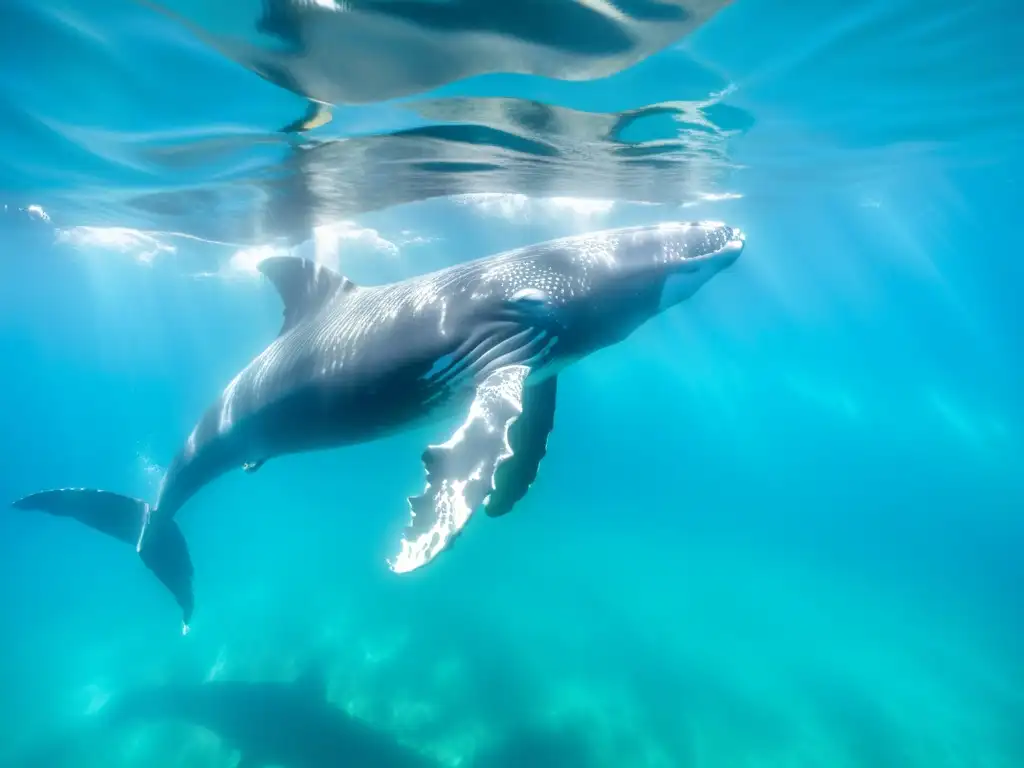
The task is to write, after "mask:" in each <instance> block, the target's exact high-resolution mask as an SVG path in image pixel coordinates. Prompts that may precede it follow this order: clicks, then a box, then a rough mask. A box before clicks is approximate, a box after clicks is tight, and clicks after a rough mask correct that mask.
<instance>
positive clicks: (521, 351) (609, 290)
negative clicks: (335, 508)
mask: <svg viewBox="0 0 1024 768" xmlns="http://www.w3.org/2000/svg"><path fill="white" fill-rule="evenodd" d="M744 243H745V238H744V236H743V235H742V234H741V233H740V231H739V230H737V229H735V228H733V227H729V226H726V225H725V224H721V223H717V222H692V223H685V222H670V223H665V224H657V225H651V226H641V227H629V228H620V229H612V230H606V231H602V232H592V233H588V234H585V235H579V236H574V237H568V238H562V239H559V240H551V241H547V242H544V243H539V244H536V245H531V246H527V247H524V248H519V249H516V250H512V251H507V252H504V253H500V254H497V255H493V256H490V257H486V258H482V259H478V260H476V261H470V262H466V263H462V264H457V265H455V266H452V267H448V268H446V269H442V270H439V271H436V272H433V273H430V274H426V275H421V276H417V277H413V278H410V279H408V280H404V281H401V282H397V283H391V284H386V285H378V286H359V285H356V284H354V283H353V282H352V281H350V280H349V279H347V278H346V277H344V276H343V275H341V274H338V273H337V272H335V271H333V270H331V269H329V268H327V267H325V266H323V265H321V264H317V263H314V262H310V261H306V260H303V259H300V258H294V257H287V256H282V257H272V258H269V259H265V260H264V261H262V262H260V264H259V270H260V272H261V273H262V274H263V275H264V276H265V277H266V278H267V279H269V281H270V282H271V283H273V285H274V286H275V287H276V288H277V291H278V293H279V294H280V297H281V300H282V302H283V304H284V312H283V314H284V318H283V322H282V325H281V330H280V332H279V334H278V336H277V337H276V338H275V339H274V340H273V341H271V342H270V344H269V345H268V346H267V347H266V348H265V349H264V350H263V351H262V352H261V353H260V354H259V355H257V356H256V357H255V358H254V359H253V360H252V361H251V362H250V363H249V364H248V365H247V366H246V367H245V368H244V369H242V370H241V371H240V372H239V373H238V374H237V375H236V376H235V377H234V378H233V379H232V380H231V381H230V382H229V383H228V385H227V386H226V387H225V388H224V390H223V391H222V392H221V393H220V395H219V396H218V397H217V398H216V400H214V402H213V403H212V404H211V405H210V406H209V408H208V409H207V410H206V412H205V413H204V414H203V416H202V417H201V418H200V419H199V421H198V423H197V424H196V425H195V428H194V429H193V430H192V432H191V434H189V436H188V438H187V439H186V440H185V442H184V445H183V446H182V447H181V449H180V450H179V452H178V454H177V456H176V457H175V458H174V460H173V462H172V463H171V465H170V466H169V468H168V471H167V473H166V475H165V477H164V479H163V482H162V484H161V488H160V491H159V494H158V496H157V499H156V500H155V502H154V503H152V504H150V503H148V502H147V501H144V500H141V499H134V498H130V497H128V496H123V495H120V494H116V493H111V492H109V491H102V490H94V489H84V488H62V489H58V490H50V491H42V492H40V493H35V494H32V495H30V496H26V497H24V498H22V499H20V500H18V501H16V502H14V506H15V507H16V508H19V509H35V510H41V511H44V512H48V513H51V514H54V515H60V516H66V517H71V518H74V519H76V520H79V521H80V522H82V523H85V524H86V525H88V526H90V527H92V528H95V529H97V530H100V531H102V532H104V533H107V534H109V535H111V536H114V537H115V538H118V539H120V540H122V541H124V542H126V543H128V544H131V545H133V546H134V547H135V548H136V551H137V552H138V553H139V555H140V556H141V559H142V561H143V563H144V564H145V565H146V566H147V567H148V568H149V569H150V570H151V571H152V572H153V573H154V574H155V575H156V576H157V578H158V579H159V580H160V581H161V582H162V583H163V584H164V585H165V586H166V587H167V589H169V590H170V592H171V593H172V594H173V596H174V598H175V600H176V601H177V603H178V604H179V606H180V607H181V610H182V621H183V631H185V632H187V631H188V623H189V621H190V619H191V617H192V613H193V608H194V597H193V583H192V582H193V566H192V562H191V557H190V555H189V551H188V546H187V544H186V542H185V539H184V537H183V535H182V533H181V530H180V529H179V527H178V526H177V524H176V523H175V520H174V518H175V515H176V513H177V512H178V510H179V509H180V508H181V507H182V506H183V505H185V504H186V502H188V500H189V499H190V498H191V497H192V496H193V495H195V494H196V492H198V491H199V490H200V489H201V488H202V487H203V486H205V485H206V484H208V483H209V482H211V481H213V480H214V479H216V478H217V477H219V476H220V475H222V474H224V473H225V472H227V471H229V470H234V469H244V470H246V471H249V472H253V471H256V470H258V469H259V468H260V467H261V466H262V465H263V463H264V462H266V461H268V460H270V459H273V458H274V457H276V456H281V455H285V454H291V453H299V452H304V451H311V450H317V449H327V448H334V447H338V446H344V445H350V444H355V443H362V442H367V441H370V440H374V439H377V438H380V437H383V436H385V435H389V434H392V433H394V432H397V431H401V430H404V429H407V428H409V427H410V426H413V425H418V424H421V423H423V422H424V421H425V420H426V421H429V420H434V419H440V418H442V417H444V416H446V415H451V414H452V413H459V414H460V416H461V423H460V425H459V426H458V428H457V429H456V430H455V431H454V432H453V433H452V434H451V435H450V436H449V438H448V439H447V440H446V441H444V442H443V443H439V444H436V445H429V446H427V448H426V450H425V451H424V452H423V456H422V460H423V465H424V469H425V474H426V488H425V489H424V491H423V493H421V494H419V495H417V496H413V497H410V498H409V499H408V504H409V514H410V521H409V524H408V526H407V527H406V528H405V531H404V533H403V536H402V539H401V541H400V542H399V546H398V547H396V551H395V553H394V555H393V556H392V557H391V558H390V559H389V561H388V563H389V566H390V568H391V569H392V570H393V571H395V572H397V573H404V572H407V571H411V570H414V569H416V568H419V567H422V566H423V565H426V564H427V563H429V562H430V561H431V560H432V559H433V558H434V557H436V556H437V555H438V554H439V553H440V552H441V551H443V550H444V549H445V548H446V547H447V546H448V545H449V544H450V543H451V541H452V540H453V539H454V537H455V536H457V534H458V533H459V531H461V530H462V528H463V527H464V526H465V525H466V523H467V522H468V520H469V518H470V517H471V516H472V515H473V513H474V512H475V511H476V510H477V509H479V508H483V509H484V510H485V512H486V513H487V514H488V515H490V516H492V517H496V516H500V515H503V514H506V513H507V512H509V511H510V510H511V509H512V508H513V507H514V506H515V504H516V503H517V502H518V501H519V500H520V499H522V498H523V496H524V495H525V494H526V492H527V490H528V488H529V487H530V485H531V483H532V482H533V480H534V479H535V478H536V476H537V471H538V467H539V464H540V462H541V459H542V458H543V456H544V454H545V452H546V448H547V438H548V434H549V433H550V431H551V429H552V427H553V424H554V413H555V400H556V392H557V386H558V372H559V371H561V370H563V369H564V368H565V366H567V365H570V364H572V363H574V362H576V361H578V360H580V359H581V358H583V357H585V356H587V355H589V354H591V353H593V352H595V351H597V350H599V349H603V348H605V347H609V346H611V345H614V344H617V343H618V342H620V341H622V340H624V339H625V338H627V337H628V336H629V335H630V334H631V333H632V332H633V331H635V330H636V329H637V328H639V327H640V326H641V325H642V324H643V323H644V322H646V321H647V320H649V319H650V318H652V317H654V316H656V315H657V314H659V313H660V312H662V311H664V310H666V309H668V308H669V307H672V306H674V305H676V304H678V303H679V302H681V301H683V300H685V299H687V298H688V297H690V296H692V295H693V294H694V293H695V292H696V291H697V290H698V289H699V288H700V287H701V286H702V285H703V284H704V283H706V282H707V281H708V280H709V279H710V278H711V277H713V276H714V275H716V274H717V273H718V272H720V271H721V270H723V269H725V268H726V267H728V266H729V265H731V264H732V263H733V262H735V261H736V259H737V258H738V257H739V255H740V254H741V252H742V251H743V247H744Z"/></svg>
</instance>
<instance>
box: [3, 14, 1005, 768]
mask: <svg viewBox="0 0 1024 768" xmlns="http://www.w3.org/2000/svg"><path fill="white" fill-rule="evenodd" d="M281 5H285V4H281ZM297 5H302V4H301V3H298V4H297ZM330 5H331V4H330V3H327V2H324V3H320V4H319V6H320V9H319V10H316V9H315V8H313V7H312V5H310V7H306V8H304V9H300V10H299V11H297V12H296V11H295V9H294V8H293V9H292V12H291V13H290V14H289V13H284V15H283V16H282V17H281V18H284V19H285V21H280V20H278V22H277V23H276V24H277V25H276V26H274V25H273V24H272V25H271V28H272V29H276V30H278V32H279V34H277V35H275V34H273V33H272V32H267V31H260V30H258V29H257V20H258V19H259V18H260V17H261V12H262V11H261V8H262V4H261V3H258V2H256V0H231V2H221V3H216V4H214V3H206V2H199V0H168V1H167V2H160V3H148V2H147V3H143V2H140V3H132V2H128V1H127V0H103V1H102V2H101V1H100V0H5V1H4V2H3V3H0V51H2V53H0V60H2V66H0V147H2V150H0V206H3V207H2V209H0V210H2V213H0V242H2V245H3V250H2V255H0V351H2V352H3V361H4V362H3V368H2V370H0V377H2V386H0V393H2V398H0V405H2V408H0V435H2V436H3V440H2V442H0V498H2V499H8V500H12V501H13V500H14V499H17V498H19V497H21V496H24V495H25V494H28V493H32V492H34V491H37V490H40V489H44V488H51V487H63V486H87V487H99V488H107V489H111V490H115V491H118V492H121V493H129V494H133V495H136V496H140V497H145V498H153V497H155V494H156V490H157V487H158V484H159V481H160V477H161V473H162V471H163V469H164V468H165V467H166V465H167V463H168V462H169V461H170V459H171V458H172V456H173V455H174V453H175V451H176V450H177V449H178V447H179V446H180V444H181V442H182V440H183V439H184V438H185V437H186V436H187V435H188V433H189V431H190V430H191V428H192V426H193V424H194V423H195V421H196V419H197V418H198V416H199V415H200V414H201V413H202V411H203V409H204V408H205V407H206V406H207V404H208V403H209V402H210V401H211V400H212V399H213V398H214V397H215V396H216V394H217V393H218V392H220V390H221V389H222V388H223V387H224V385H225V384H226V383H227V382H228V381H229V380H230V379H231V377H232V376H233V375H234V374H235V372H236V371H237V370H238V369H239V368H241V367H242V366H243V365H245V364H246V363H247V362H248V361H249V360H250V359H251V358H252V357H253V356H254V355H255V354H257V353H258V352H259V351H260V350H261V349H262V348H263V347H264V346H265V345H266V344H267V343H268V341H269V340H270V339H272V338H273V337H274V335H275V334H276V333H277V330H278V328H279V326H280V317H281V305H280V300H279V298H278V296H277V295H276V293H275V292H274V290H273V289H272V288H271V287H270V286H269V285H268V284H267V282H266V281H264V280H261V279H260V278H259V275H258V273H257V272H256V270H255V265H256V263H258V261H259V259H260V258H262V257H264V256H267V255H270V254H273V253H284V252H292V253H296V254H299V255H303V256H306V257H309V258H315V259H318V260H320V261H322V262H324V263H326V264H329V265H331V266H333V267H335V268H337V269H339V270H340V271H342V272H344V273H345V274H346V275H348V276H349V277H350V278H351V279H353V280H355V281H356V282H363V283H368V284H369V283H380V282H387V281H391V280H397V279H401V278H403V277H408V276H412V275H416V274H419V273H422V272H425V271H427V270H430V269H434V268H438V267H441V266H445V265H448V264H452V263H455V262H458V261H461V260H465V259H470V258H475V257H478V256H484V255H487V254H490V253H496V252H498V251H501V250H504V249H507V248H511V247H515V246H519V245H526V244H529V243H533V242H539V241H542V240H545V239H548V238H552V237H558V236H562V235H567V234H574V233H580V232H586V231H590V230H597V229H603V228H606V227H612V226H621V225H627V224H638V223H645V222H652V221H663V220H672V219H684V220H691V219H717V220H724V221H727V222H728V223H730V224H733V225H736V226H739V227H742V228H743V230H744V231H745V232H746V234H747V246H746V250H745V252H744V254H743V256H742V258H741V259H740V260H739V261H738V262H737V263H736V264H735V265H734V266H733V267H731V268H730V269H729V270H728V271H727V272H724V273H723V274H721V275H719V276H717V277H715V278H714V279H713V280H712V281H711V282H710V283H709V284H708V285H706V286H705V287H704V288H703V289H702V290H701V292H700V293H699V294H698V295H697V296H695V297H694V298H693V299H691V300H689V301H687V302H686V303H684V304H683V305H681V306H679V307H677V308H675V309H674V310H672V311H670V312H669V313H666V314H665V315H663V316H661V317H659V318H658V319H656V320H654V321H652V322H651V323H649V324H648V325H646V326H645V327H644V328H642V329H641V330H640V331H639V332H638V333H637V334H635V335H634V336H633V337H632V338H630V339H629V340H628V341H626V342H624V343H623V344H621V345H618V346H616V347H613V348H611V349H608V350H605V351H602V352H600V353H598V354H596V355H594V356H592V357H590V358H587V359H585V360H583V361H582V362H580V363H578V364H577V365H575V366H573V367H571V368H569V369H567V370H566V371H564V372H563V373H562V374H561V375H560V384H559V391H560V394H559V404H558V410H557V414H556V426H555V430H554V432H553V433H552V435H551V438H550V442H549V445H548V454H547V457H546V458H545V459H544V462H543V464H542V466H541V468H540V473H539V475H538V479H537V481H536V483H535V484H534V486H533V487H532V489H531V491H530V493H529V494H528V495H527V497H526V498H525V499H524V500H523V502H522V503H521V504H520V505H519V506H517V508H516V510H515V512H514V513H513V514H510V515H508V516H506V517H503V518H500V519H488V518H486V517H485V516H483V515H480V519H476V518H474V520H473V521H472V524H471V525H469V526H468V527H467V529H466V531H465V533H464V534H463V536H462V537H461V538H460V540H459V544H458V546H456V547H455V548H453V549H452V551H451V552H446V553H445V554H443V555H442V556H441V557H439V558H438V560H437V561H436V562H435V563H432V564H431V565H430V566H429V567H428V568H425V569H423V570H422V571H417V572H414V573H412V574H408V575H404V576H397V575H395V574H392V573H391V572H389V570H388V569H387V566H386V564H385V558H386V557H387V556H389V555H390V554H391V547H392V544H393V543H394V541H396V540H397V537H398V536H399V533H400V531H401V527H402V525H403V524H404V522H405V519H406V514H407V513H406V507H405V501H404V499H405V496H407V495H409V494H413V493H416V492H418V491H419V490H420V489H421V487H422V486H421V483H422V467H421V464H420V460H419V457H420V453H421V452H422V450H423V447H424V446H425V445H426V444H428V443H430V442H434V441H436V440H437V439H438V438H439V437H443V436H444V435H443V434H439V432H438V430H439V429H440V430H441V431H442V432H443V427H438V426H436V425H435V426H433V427H424V428H418V429H416V430H414V431H412V432H409V433H406V434H403V435H399V436H397V437H394V438H389V439H387V440H383V441H380V442H376V443H372V444H369V445H364V446H358V447H354V448H346V449H341V450H335V451H326V452H322V453H313V454H306V455H302V456H292V457H288V458H280V459H275V460H273V461H271V462H268V463H267V465H266V466H264V467H263V468H262V469H260V471H259V472H257V473H253V474H248V473H241V472H235V473H230V474H229V475H227V476H225V477H223V478H222V479H220V480H219V481H217V482H216V483H214V484H213V485H211V486H210V487H209V488H207V489H205V490H204V491H203V493H202V494H201V495H200V496H198V497H196V498H195V499H194V500H193V501H192V502H191V503H190V504H189V505H188V506H187V507H186V508H185V509H183V510H182V512H181V514H180V515H179V516H178V520H179V522H180V524H181V526H182V528H183V530H184V532H185V534H186V536H187V538H188V540H189V544H190V548H191V552H192V559H193V562H194V563H195V566H196V595H197V610H196V615H195V618H194V620H193V622H192V631H191V633H190V634H189V635H188V636H186V637H182V636H180V635H179V633H178V631H177V625H176V620H177V613H176V609H175V607H174V606H173V604H172V602H171V600H170V599H169V597H168V596H167V594H166V593H165V592H164V591H163V589H162V588H161V587H160V585H159V584H158V583H157V582H156V581H155V580H154V579H152V577H151V576H150V575H149V574H148V573H147V572H146V571H145V569H144V568H142V567H141V565H140V563H139V562H138V559H137V558H136V557H135V556H134V555H133V554H132V553H131V552H129V551H126V550H125V548H124V545H123V544H121V543H120V542H117V541H115V540H113V539H110V538H107V537H104V536H102V535H100V534H98V533H96V532H95V531H91V530H88V529H87V528H85V527H83V526H81V525H79V524H77V523H74V522H73V521H70V520H62V519H57V518H53V517H49V516H46V515H42V514H39V513H29V512H22V511H16V510H8V511H6V512H5V513H4V514H2V515H0V553H2V557H0V594H2V596H3V600H2V607H3V611H2V615H0V626H2V627H3V637H2V638H0V761H7V762H5V763H4V765H6V764H8V763H9V764H11V765H33V766H45V767H46V768H49V767H50V766H53V767H54V768H59V767H61V766H73V767H74V768H90V767H91V766H104V768H119V767H120V766H147V767H150V766H151V767H152V768H163V767H164V766H210V767H211V768H212V767H214V766H217V767H221V766H222V767H224V768H228V767H229V766H234V765H238V766H241V767H242V768H257V767H262V766H264V765H266V766H270V765H275V764H284V765H286V766H288V767H289V768H292V766H318V765H353V766H364V765H366V766H385V765H386V766H402V765H404V766H411V765H420V764H423V765H436V766H453V767H454V766H473V767H474V768H487V767H488V766H490V767H491V768H498V767H500V768H511V767H513V766H515V767H517V768H518V767H522V768H532V767H534V766H535V767H536V768H547V767H548V766H559V767H562V766H571V767H573V768H575V767H576V766H579V767H580V768H585V767H587V766H594V767H595V768H598V767H604V766H612V767H614V768H627V767H631V766H637V767H638V768H662V767H667V766H673V767H674V766H681V767H685V768H690V767H691V766H692V767H694V768H706V767H708V766H729V767H730V768H731V767H733V766H736V767H739V766H744V767H747V766H749V767H751V768H753V767H754V766H758V767H759V768H766V767H768V766H772V767H774V766H779V767H782V766H785V767H786V768H790V767H793V766H801V767H803V766H806V767H808V768H810V767H812V766H814V767H816V766H828V767H829V768H831V767H833V766H834V767H837V768H847V767H850V768H853V767H857V768H860V767H862V766H863V767H864V768H888V767H890V766H900V767H902V766H921V767H922V768H925V767H926V768H941V767H944V766H956V767H960V766H965V767H966V766H985V767H989V766H992V767H996V766H998V767H1000V768H1002V767H1004V766H1006V767H1011V766H1021V765H1024V653H1022V650H1021V649H1022V645H1021V639H1020V638H1021V635H1022V629H1024V601H1022V600H1021V594H1020V590H1021V585H1022V583H1024V559H1022V556H1021V550H1022V545H1024V471H1022V469H1021V466H1022V459H1024V398H1022V395H1021V393H1022V392H1024V321H1022V320H1021V314H1020V311H1019V309H1018V307H1019V304H1020V293H1021V286H1022V285H1024V260H1022V258H1021V256H1020V253H1019V248H1020V246H1019V244H1018V242H1017V241H1018V239H1019V237H1018V234H1017V229H1018V227H1017V225H1018V222H1019V220H1020V216H1021V212H1020V204H1021V201H1022V200H1024V195H1022V189H1021V179H1022V178H1024V144H1022V143H1021V141H1020V136H1021V135H1022V133H1024V47H1022V46H1021V44H1020V39H1021V37H1022V34H1024V11H1022V10H1021V8H1020V7H1019V5H1018V4H1017V3H1015V2H1013V1H1012V0H982V1H981V2H974V3H966V2H953V0H886V2H881V0H873V1H872V2H865V3H844V2H839V1H838V0H835V1H834V2H831V3H821V2H812V1H811V0H800V1H799V2H772V0H735V1H734V2H732V3H724V2H716V1H715V0H705V1H703V2H698V1H697V0H692V2H664V3H655V2H653V0H628V1H627V0H621V2H618V3H615V4H614V5H612V4H611V3H598V2H590V3H583V2H578V3H577V2H570V1H569V0H548V2H545V3H539V2H538V3H522V4H512V3H505V4H499V3H494V2H485V1H484V0H449V1H448V2H443V3H442V2H425V1H424V2H413V1H412V0H410V1H409V2H405V3H400V2H397V1H396V0H392V1H385V0H352V1H351V2H345V3H339V4H338V5H337V6H334V7H333V8H327V7H326V6H330ZM340 6H344V7H343V8H342V7H340ZM286 10H287V9H286ZM683 10H685V11H686V12H685V13H684V12H681V11H683ZM303 14H305V15H303ZM268 18H269V17H268ZM282 30H283V31H282ZM261 75H262V76H261ZM307 97H311V98H314V99H317V100H319V101H322V102H325V103H328V104H330V105H331V106H330V107H329V111H330V113H331V120H330V121H329V122H326V123H324V124H321V125H318V126H316V127H313V128H312V129H311V130H308V131H298V132H295V131H287V132H286V131H282V129H283V128H285V127H286V126H290V125H291V124H293V123H295V122H296V121H301V120H302V118H303V116H304V115H305V114H306V111H307V108H308V105H309V100H308V98H307ZM211 683H212V684H211ZM275 683H278V684H280V685H279V686H277V687H275V686H274V685H272V684H275ZM204 684H205V687H201V686H203V685H204ZM218 684H219V686H220V687H218ZM138 691H143V692H144V694H143V698H142V699H139V700H138V701H137V702H136V703H137V706H136V707H135V708H134V709H135V714H136V715H137V717H133V718H127V719H124V718H113V717H109V714H110V712H111V710H112V708H115V707H116V706H117V703H118V702H119V701H121V700H122V698H123V697H125V696H128V695H129V694H130V693H131V692H138ZM133 695H135V694H133ZM218 696H220V698H218ZM204 697H205V698H204ZM176 715H177V716H176ZM353 718H356V719H357V720H354V719H353ZM355 723H358V724H361V725H359V728H364V729H370V730H359V729H358V728H357V727H356V725H354V724H355ZM204 726H205V727H204ZM275 740H276V741H275ZM268 743H276V744H281V743H283V744H286V745H290V751H289V749H286V750H285V753H284V754H285V757H282V756H281V754H282V753H274V752H273V750H272V749H271V747H268V746H267V744H268ZM275 755H276V756H275ZM421 760H422V761H424V762H422V763H421V762H419V761H421Z"/></svg>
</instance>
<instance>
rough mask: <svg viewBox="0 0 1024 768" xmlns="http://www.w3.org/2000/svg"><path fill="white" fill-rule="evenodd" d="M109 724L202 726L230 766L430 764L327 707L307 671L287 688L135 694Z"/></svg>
mask: <svg viewBox="0 0 1024 768" xmlns="http://www.w3.org/2000/svg"><path fill="white" fill-rule="evenodd" d="M108 706H109V707H110V710H109V714H110V715H111V718H112V720H113V721H114V722H128V721H132V720H154V719H170V720H177V721H182V722H186V723H190V724H193V725H197V726H201V727H203V728H206V729H208V730H210V731H212V732H214V733H215V734H217V735H218V736H219V737H220V738H221V739H223V741H224V742H225V744H226V745H227V746H230V747H232V748H234V749H237V750H239V751H240V753H241V759H240V761H239V763H238V768H263V767H264V766H282V767H283V768H314V767H315V768H325V767H326V766H339V767H340V766H344V768H434V766H436V763H434V762H433V761H431V760H429V759H427V758H426V757H424V756H422V755H420V754H419V753H418V752H416V751H414V750H412V749H409V748H407V747H404V746H403V745H401V744H400V743H398V742H397V741H396V740H395V739H394V738H393V737H391V736H390V735H388V734H387V733H385V732H383V731H380V730H377V729H376V728H373V727H371V726H370V725H368V724H366V723H364V722H362V721H360V720H359V719H357V718H354V717H352V716H351V715H349V714H347V713H346V712H344V711H343V710H341V709H339V708H337V707H335V706H334V705H332V704H331V703H330V702H328V700H327V698H326V696H325V691H324V688H323V684H322V682H321V679H320V678H319V677H318V676H316V675H313V674H310V675H307V676H305V677H303V678H300V679H299V680H298V681H296V682H294V683H266V682H262V683H247V682H241V681H215V682H209V683H203V684H199V685H188V684H180V685H176V684H172V685H166V686H158V687H153V688H143V689H137V690H134V691H131V692H128V693H125V694H123V695H122V696H121V697H119V698H118V699H115V700H114V701H112V702H111V703H110V704H109V705H108Z"/></svg>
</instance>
